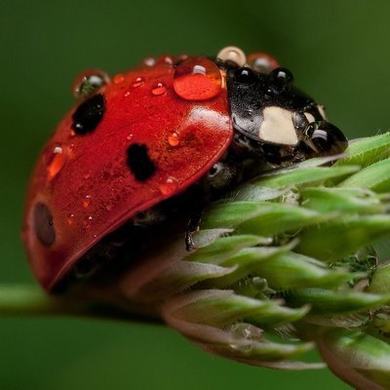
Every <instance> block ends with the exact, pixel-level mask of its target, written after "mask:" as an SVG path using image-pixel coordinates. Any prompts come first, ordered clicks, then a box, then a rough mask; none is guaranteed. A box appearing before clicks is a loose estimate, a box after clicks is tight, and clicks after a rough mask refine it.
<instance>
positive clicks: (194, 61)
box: [173, 57, 222, 100]
mask: <svg viewBox="0 0 390 390" xmlns="http://www.w3.org/2000/svg"><path fill="white" fill-rule="evenodd" d="M173 77H174V78H173V88H174V90H175V92H176V93H177V94H178V95H179V96H180V97H181V98H183V99H185V100H208V99H212V98H213V97H215V96H217V95H218V94H219V93H220V92H221V88H222V77H221V72H220V71H219V68H218V66H217V65H216V64H215V63H214V62H213V61H211V60H209V59H208V58H204V57H189V58H188V59H186V60H184V61H183V62H181V63H180V64H179V65H177V67H176V69H175V73H174V76H173Z"/></svg>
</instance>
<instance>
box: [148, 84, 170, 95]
mask: <svg viewBox="0 0 390 390" xmlns="http://www.w3.org/2000/svg"><path fill="white" fill-rule="evenodd" d="M166 92H167V89H166V88H165V86H164V84H163V83H157V84H156V85H155V86H154V87H153V89H152V94H153V95H154V96H161V95H164V94H165V93H166Z"/></svg>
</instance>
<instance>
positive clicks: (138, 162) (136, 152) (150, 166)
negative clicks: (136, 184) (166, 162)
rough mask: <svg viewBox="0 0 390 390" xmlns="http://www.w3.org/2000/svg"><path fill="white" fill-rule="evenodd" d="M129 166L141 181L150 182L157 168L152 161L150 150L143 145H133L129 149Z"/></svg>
mask: <svg viewBox="0 0 390 390" xmlns="http://www.w3.org/2000/svg"><path fill="white" fill-rule="evenodd" d="M127 165H128V167H129V168H130V170H131V172H132V174H133V175H134V176H135V178H136V179H137V180H139V181H145V180H148V179H149V178H150V177H151V176H152V175H153V174H154V172H155V171H156V166H155V165H154V163H153V161H152V160H151V159H150V157H149V154H148V148H147V146H146V145H143V144H133V145H130V146H129V148H128V149H127Z"/></svg>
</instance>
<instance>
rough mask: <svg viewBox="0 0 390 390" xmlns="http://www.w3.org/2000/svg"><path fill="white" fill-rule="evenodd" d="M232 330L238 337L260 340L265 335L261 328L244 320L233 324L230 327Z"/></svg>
mask: <svg viewBox="0 0 390 390" xmlns="http://www.w3.org/2000/svg"><path fill="white" fill-rule="evenodd" d="M230 332H231V333H232V336H233V337H235V338H237V339H246V340H260V339H261V338H262V336H263V332H262V330H261V329H260V328H258V327H256V326H254V325H251V324H247V323H243V322H241V323H237V324H233V325H232V326H231V327H230Z"/></svg>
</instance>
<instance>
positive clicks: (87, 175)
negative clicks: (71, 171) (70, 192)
mask: <svg viewBox="0 0 390 390" xmlns="http://www.w3.org/2000/svg"><path fill="white" fill-rule="evenodd" d="M90 177H91V174H89V173H86V174H85V175H84V176H83V178H84V180H88V179H89V178H90Z"/></svg>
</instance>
